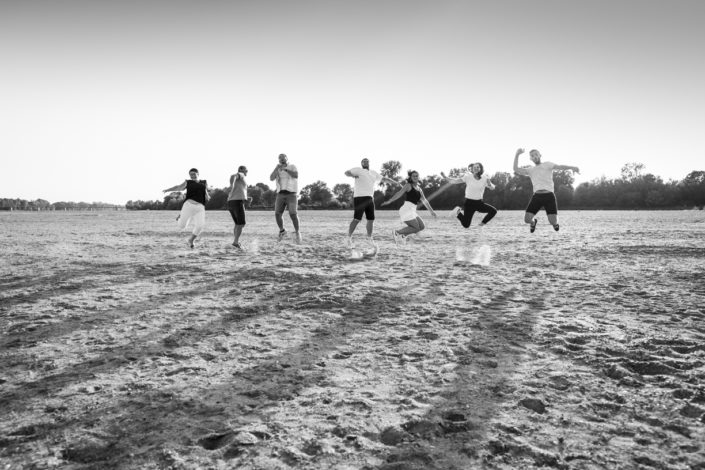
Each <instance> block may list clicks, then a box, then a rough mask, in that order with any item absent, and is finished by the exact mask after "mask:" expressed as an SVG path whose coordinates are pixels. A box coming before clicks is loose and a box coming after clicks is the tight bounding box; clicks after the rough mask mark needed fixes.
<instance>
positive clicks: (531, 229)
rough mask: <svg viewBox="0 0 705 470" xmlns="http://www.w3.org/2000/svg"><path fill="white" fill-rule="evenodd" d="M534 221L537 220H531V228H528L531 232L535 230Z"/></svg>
mask: <svg viewBox="0 0 705 470" xmlns="http://www.w3.org/2000/svg"><path fill="white" fill-rule="evenodd" d="M536 222H538V220H536V219H534V220H532V221H531V228H529V231H530V232H531V233H534V231H535V230H536Z"/></svg>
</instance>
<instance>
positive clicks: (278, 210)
mask: <svg viewBox="0 0 705 470" xmlns="http://www.w3.org/2000/svg"><path fill="white" fill-rule="evenodd" d="M269 179H270V180H271V181H275V182H276V184H277V197H276V199H275V200H274V219H275V220H276V221H277V226H278V227H279V238H278V239H279V241H281V240H282V239H283V238H284V237H285V236H286V230H285V229H284V220H283V218H282V215H283V214H284V208H287V209H288V210H289V217H291V222H292V223H293V224H294V232H295V233H294V235H295V237H296V243H301V233H300V231H299V216H298V214H297V205H298V194H299V170H297V169H296V166H295V165H292V164H290V163H289V159H288V158H287V156H286V155H285V154H283V153H280V154H279V164H278V165H277V166H276V167H275V168H274V171H272V174H271V175H270V176H269Z"/></svg>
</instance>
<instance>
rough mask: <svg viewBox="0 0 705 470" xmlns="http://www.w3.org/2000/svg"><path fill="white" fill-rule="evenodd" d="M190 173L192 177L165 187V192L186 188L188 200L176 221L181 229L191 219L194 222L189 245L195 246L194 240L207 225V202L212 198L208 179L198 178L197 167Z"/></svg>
mask: <svg viewBox="0 0 705 470" xmlns="http://www.w3.org/2000/svg"><path fill="white" fill-rule="evenodd" d="M188 174H189V177H190V179H187V180H186V181H184V182H183V183H181V184H178V185H176V186H173V187H171V188H169V189H165V190H164V192H165V193H170V192H172V191H183V190H184V189H185V190H186V200H185V201H184V205H183V206H181V213H180V214H179V216H178V217H177V218H176V221H177V223H178V224H179V228H180V229H181V230H184V229H185V228H186V225H187V224H188V222H189V220H190V221H191V222H192V223H193V231H192V232H191V236H190V237H189V239H188V246H189V247H190V248H193V242H194V240H196V237H198V236H199V235H200V234H201V232H202V231H203V228H204V227H205V225H206V203H207V202H208V200H209V199H210V195H209V194H208V183H206V180H199V179H198V170H197V169H195V168H191V169H190V170H189V171H188Z"/></svg>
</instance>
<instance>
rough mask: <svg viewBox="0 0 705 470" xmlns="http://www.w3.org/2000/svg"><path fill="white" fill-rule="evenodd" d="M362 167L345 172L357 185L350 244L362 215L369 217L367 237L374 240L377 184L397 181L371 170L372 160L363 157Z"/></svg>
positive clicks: (354, 195) (349, 232)
mask: <svg viewBox="0 0 705 470" xmlns="http://www.w3.org/2000/svg"><path fill="white" fill-rule="evenodd" d="M360 165H361V167H356V168H351V169H349V170H348V171H346V172H345V176H350V177H352V178H355V187H354V189H353V207H354V212H353V220H352V221H351V222H350V226H349V227H348V245H349V246H350V247H352V246H353V243H352V236H353V232H355V229H356V228H357V224H359V223H360V221H361V220H362V215H363V214H364V215H365V218H366V219H367V239H368V240H369V241H370V242H373V240H372V230H373V228H374V223H375V201H374V193H375V184H377V183H381V182H382V181H384V180H386V181H389V182H391V183H396V181H394V180H393V179H390V178H385V177H383V176H382V175H380V174H379V173H377V172H376V171H374V170H370V161H369V160H368V159H367V158H363V159H362V161H361V162H360Z"/></svg>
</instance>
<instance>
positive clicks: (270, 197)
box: [262, 189, 277, 207]
mask: <svg viewBox="0 0 705 470" xmlns="http://www.w3.org/2000/svg"><path fill="white" fill-rule="evenodd" d="M276 198H277V193H276V191H274V190H273V189H267V190H266V191H265V192H263V193H262V205H263V206H264V207H272V206H274V201H275V200H276Z"/></svg>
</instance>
